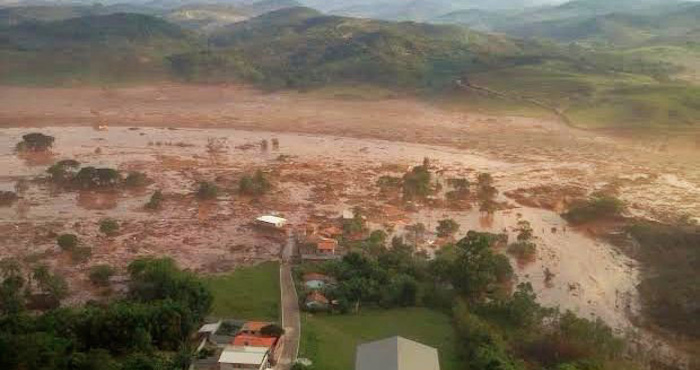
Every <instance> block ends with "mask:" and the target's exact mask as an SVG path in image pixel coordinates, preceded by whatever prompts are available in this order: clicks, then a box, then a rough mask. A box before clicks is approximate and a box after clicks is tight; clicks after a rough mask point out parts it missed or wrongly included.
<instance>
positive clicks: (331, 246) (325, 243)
mask: <svg viewBox="0 0 700 370" xmlns="http://www.w3.org/2000/svg"><path fill="white" fill-rule="evenodd" d="M337 246H338V242H337V241H335V240H333V239H324V240H321V241H320V242H318V243H317V244H316V249H318V250H322V251H332V250H335V247H337Z"/></svg>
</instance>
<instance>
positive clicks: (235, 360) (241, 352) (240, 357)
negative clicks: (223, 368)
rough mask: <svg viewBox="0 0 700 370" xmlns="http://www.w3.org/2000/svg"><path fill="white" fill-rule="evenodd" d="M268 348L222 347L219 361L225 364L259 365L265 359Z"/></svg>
mask: <svg viewBox="0 0 700 370" xmlns="http://www.w3.org/2000/svg"><path fill="white" fill-rule="evenodd" d="M267 352H268V349H267V348H264V347H244V346H228V347H226V348H224V350H223V352H221V356H220V357H219V362H221V363H225V364H245V365H260V364H262V363H263V361H265V356H267Z"/></svg>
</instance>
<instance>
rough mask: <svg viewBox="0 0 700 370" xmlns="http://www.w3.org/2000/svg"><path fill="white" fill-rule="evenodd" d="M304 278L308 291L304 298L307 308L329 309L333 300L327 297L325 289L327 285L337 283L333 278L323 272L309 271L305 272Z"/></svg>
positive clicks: (305, 287)
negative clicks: (324, 292)
mask: <svg viewBox="0 0 700 370" xmlns="http://www.w3.org/2000/svg"><path fill="white" fill-rule="evenodd" d="M302 280H303V282H304V291H305V292H306V297H305V299H304V306H305V307H306V309H307V310H309V311H325V310H328V309H329V308H330V307H331V305H332V302H331V301H329V300H328V298H326V296H325V295H324V294H323V291H324V290H325V289H326V287H328V286H329V285H332V284H333V283H335V281H334V280H333V278H331V277H329V276H326V275H323V274H318V273H308V274H304V276H303V277H302Z"/></svg>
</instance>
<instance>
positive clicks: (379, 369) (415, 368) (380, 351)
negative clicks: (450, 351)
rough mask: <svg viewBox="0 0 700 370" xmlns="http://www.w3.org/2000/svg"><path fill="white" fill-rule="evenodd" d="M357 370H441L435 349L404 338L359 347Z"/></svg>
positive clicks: (356, 361) (383, 340) (388, 339)
mask: <svg viewBox="0 0 700 370" xmlns="http://www.w3.org/2000/svg"><path fill="white" fill-rule="evenodd" d="M355 370H440V362H439V361H438V351H437V349H435V348H432V347H429V346H426V345H424V344H420V343H418V342H414V341H412V340H409V339H406V338H402V337H391V338H387V339H382V340H378V341H375V342H370V343H365V344H360V345H359V346H357V354H356V358H355Z"/></svg>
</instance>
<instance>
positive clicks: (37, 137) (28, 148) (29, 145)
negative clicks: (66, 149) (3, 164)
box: [16, 132, 55, 152]
mask: <svg viewBox="0 0 700 370" xmlns="http://www.w3.org/2000/svg"><path fill="white" fill-rule="evenodd" d="M54 141H55V139H54V137H53V136H49V135H44V134H42V133H40V132H33V133H31V134H26V135H24V136H22V141H20V142H19V143H17V146H16V149H17V151H19V152H44V151H47V150H49V149H51V147H52V146H53V143H54Z"/></svg>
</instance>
